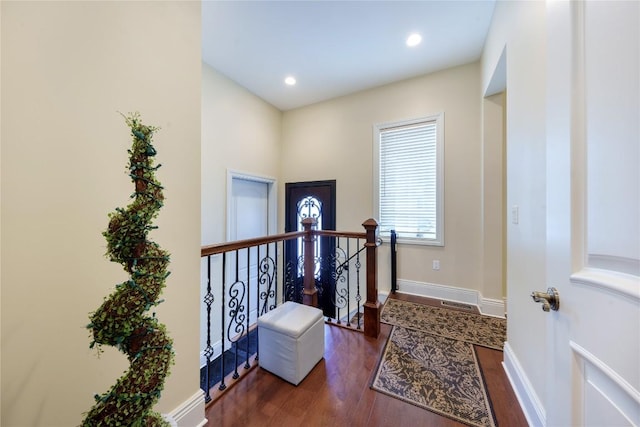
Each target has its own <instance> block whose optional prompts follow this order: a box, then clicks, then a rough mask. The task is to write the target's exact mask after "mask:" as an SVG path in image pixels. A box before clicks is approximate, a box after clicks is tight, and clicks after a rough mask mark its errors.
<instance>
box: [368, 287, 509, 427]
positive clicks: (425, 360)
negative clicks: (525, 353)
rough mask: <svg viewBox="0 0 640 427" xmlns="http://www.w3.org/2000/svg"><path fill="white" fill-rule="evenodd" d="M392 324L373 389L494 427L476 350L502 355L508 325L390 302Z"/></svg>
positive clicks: (387, 317) (386, 318)
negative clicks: (499, 352)
mask: <svg viewBox="0 0 640 427" xmlns="http://www.w3.org/2000/svg"><path fill="white" fill-rule="evenodd" d="M381 320H382V321H383V322H384V323H388V324H390V325H393V329H392V331H391V334H390V335H389V339H388V341H387V345H386V347H385V349H384V352H383V354H382V358H381V360H380V364H379V365H378V370H377V372H376V374H375V377H374V379H373V382H372V384H371V387H372V388H373V389H374V390H377V391H379V392H382V393H385V394H388V395H390V396H393V397H395V398H398V399H401V400H404V401H405V402H409V403H412V404H414V405H417V406H419V407H422V408H424V409H426V410H429V411H432V412H435V413H437V414H440V415H443V416H446V417H449V418H452V419H454V420H457V421H460V422H462V423H465V424H468V425H471V426H480V427H495V420H494V417H493V413H492V411H491V405H490V402H489V399H488V397H487V393H486V388H485V385H484V381H483V379H482V373H481V372H480V367H479V366H478V362H477V358H476V353H475V350H474V348H473V346H474V345H480V346H484V347H489V348H493V349H496V350H502V347H503V345H504V341H505V339H506V320H505V319H500V318H496V317H489V316H482V315H479V314H475V313H467V312H463V311H458V310H451V309H446V308H439V307H433V306H429V305H424V304H416V303H412V302H408V301H401V300H395V299H387V302H386V303H385V305H384V308H383V309H382V313H381Z"/></svg>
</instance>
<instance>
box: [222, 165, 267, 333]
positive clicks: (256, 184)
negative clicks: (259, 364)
mask: <svg viewBox="0 0 640 427" xmlns="http://www.w3.org/2000/svg"><path fill="white" fill-rule="evenodd" d="M229 208H230V209H229V239H228V240H229V241H230V242H232V241H235V240H244V239H251V238H254V237H263V236H266V235H268V234H269V233H268V231H269V230H268V228H269V183H267V182H263V181H257V180H251V179H246V178H239V177H233V178H232V181H231V202H230V207H229ZM228 260H229V262H230V263H234V262H236V261H237V263H238V269H237V280H238V281H239V282H238V283H239V284H240V286H236V287H235V288H234V289H235V290H234V289H230V291H232V292H234V293H235V292H236V291H237V292H239V293H238V294H237V295H238V297H242V301H240V306H242V307H248V311H249V324H253V323H254V322H256V319H257V312H258V304H257V302H258V292H257V286H258V262H259V260H258V249H257V248H256V247H254V248H250V249H249V250H241V251H239V252H238V254H237V260H236V259H235V258H234V257H233V256H232V255H231V254H230V255H229V258H228ZM230 265H231V264H230ZM228 271H229V274H230V276H229V277H230V280H228V283H229V285H230V286H233V283H234V282H236V273H235V271H236V270H235V265H233V266H232V268H230V269H229V270H228ZM229 298H230V297H229ZM229 298H228V299H229ZM229 301H230V299H229ZM231 308H232V309H233V308H235V307H231ZM239 314H243V313H239ZM244 314H246V313H244Z"/></svg>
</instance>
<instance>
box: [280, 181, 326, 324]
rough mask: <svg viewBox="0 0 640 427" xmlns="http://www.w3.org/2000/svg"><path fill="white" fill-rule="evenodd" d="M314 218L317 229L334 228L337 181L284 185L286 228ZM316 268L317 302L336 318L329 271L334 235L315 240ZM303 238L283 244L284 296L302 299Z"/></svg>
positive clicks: (297, 229)
mask: <svg viewBox="0 0 640 427" xmlns="http://www.w3.org/2000/svg"><path fill="white" fill-rule="evenodd" d="M305 218H314V219H315V220H316V221H317V227H316V229H318V230H335V229H336V181H335V180H329V181H310V182H295V183H286V184H285V231H286V232H291V231H299V230H302V226H301V225H300V223H301V221H302V220H303V219H305ZM315 248H316V254H317V255H316V259H315V271H314V272H313V274H314V277H315V279H316V287H317V288H318V304H319V305H320V308H321V309H322V310H323V312H324V314H325V316H328V317H335V304H334V302H333V300H334V295H333V293H334V292H335V277H334V275H333V274H332V271H331V262H330V260H331V258H332V255H333V253H334V251H335V238H332V237H322V238H319V239H317V240H316V243H315ZM302 256H303V252H302V239H301V238H300V239H296V240H290V241H288V242H287V244H286V245H285V266H286V267H285V299H286V300H293V301H299V302H302V277H303V269H302V266H303V263H302Z"/></svg>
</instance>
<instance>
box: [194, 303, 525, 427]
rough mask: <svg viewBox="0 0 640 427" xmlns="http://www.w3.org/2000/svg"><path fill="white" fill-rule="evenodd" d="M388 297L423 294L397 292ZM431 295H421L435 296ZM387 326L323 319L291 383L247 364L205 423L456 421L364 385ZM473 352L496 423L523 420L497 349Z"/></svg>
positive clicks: (236, 426)
mask: <svg viewBox="0 0 640 427" xmlns="http://www.w3.org/2000/svg"><path fill="white" fill-rule="evenodd" d="M394 297H396V298H399V299H406V300H409V301H413V302H421V303H424V302H425V300H423V299H420V298H419V297H413V296H403V295H402V294H396V296H394ZM434 301H435V300H429V301H427V303H431V304H434V305H435V304H439V303H438V302H434ZM390 332H391V327H390V326H389V325H385V324H382V325H381V333H380V336H379V337H378V338H377V339H373V338H368V337H365V336H364V334H362V333H359V332H355V331H351V330H348V329H345V328H340V327H335V326H330V325H325V353H324V359H322V360H321V361H320V363H318V364H317V365H316V366H315V368H314V369H313V370H312V371H311V372H310V373H309V375H308V376H307V377H306V378H305V379H304V380H303V381H302V382H301V383H300V384H299V385H298V386H297V387H296V386H293V385H292V384H289V383H287V382H286V381H284V380H282V379H280V378H278V377H276V376H275V375H273V374H271V373H269V372H267V371H265V370H263V369H261V368H257V369H253V370H252V371H251V372H249V373H248V374H247V375H246V377H245V378H244V379H243V380H242V381H240V382H239V383H238V384H237V385H236V386H234V387H233V388H231V389H230V390H229V391H228V392H227V393H226V394H225V395H224V396H222V397H221V398H220V399H219V400H217V401H216V402H214V403H212V404H210V405H209V406H208V407H207V409H206V417H207V419H208V424H207V426H209V427H214V426H216V427H217V426H223V427H240V426H249V427H252V426H256V427H257V426H274V427H275V426H278V427H279V426H292V427H293V426H302V425H304V426H310V427H316V426H318V427H320V426H327V427H338V426H350V427H351V426H363V427H364V426H367V427H370V426H374V427H386V426H405V425H406V426H436V427H461V426H464V424H461V423H459V422H456V421H454V420H451V419H449V418H446V417H442V416H439V415H437V414H434V413H432V412H429V411H426V410H424V409H422V408H419V407H417V406H415V405H412V404H410V403H406V402H403V401H401V400H399V399H396V398H393V397H390V396H387V395H385V394H382V393H379V392H376V391H374V390H372V389H371V388H370V385H371V381H372V379H373V375H374V373H375V371H376V368H377V365H378V362H379V360H380V355H381V354H382V351H383V349H384V346H385V343H386V341H387V337H388V336H389V333H390ZM476 354H477V355H478V361H479V364H480V367H481V370H482V372H483V376H484V378H485V383H486V386H487V390H488V394H489V398H490V400H491V403H492V407H493V410H494V413H495V416H496V420H497V424H498V426H510V427H519V426H527V422H526V419H525V417H524V414H523V413H522V411H521V409H520V407H519V405H518V402H517V399H516V397H515V394H514V393H513V390H512V389H511V385H510V384H509V381H508V379H507V377H506V374H505V372H504V370H503V368H502V352H501V351H497V350H491V349H487V348H483V347H476Z"/></svg>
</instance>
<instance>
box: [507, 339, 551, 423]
mask: <svg viewBox="0 0 640 427" xmlns="http://www.w3.org/2000/svg"><path fill="white" fill-rule="evenodd" d="M502 366H503V368H504V370H505V372H506V374H507V378H509V382H510V383H511V387H512V388H513V391H514V393H515V395H516V398H517V399H518V402H519V403H520V407H521V408H522V412H524V416H525V417H526V418H527V423H529V425H530V426H546V425H547V415H546V411H545V409H544V407H543V406H542V403H541V402H540V399H539V398H538V395H537V394H536V392H535V391H534V389H533V386H532V385H531V382H530V381H529V378H528V377H527V375H526V374H525V372H524V370H523V369H522V366H521V365H520V362H519V361H518V358H517V357H516V355H515V353H514V352H513V350H512V349H511V346H510V345H509V342H505V343H504V362H503V363H502Z"/></svg>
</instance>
